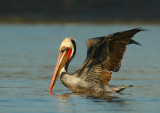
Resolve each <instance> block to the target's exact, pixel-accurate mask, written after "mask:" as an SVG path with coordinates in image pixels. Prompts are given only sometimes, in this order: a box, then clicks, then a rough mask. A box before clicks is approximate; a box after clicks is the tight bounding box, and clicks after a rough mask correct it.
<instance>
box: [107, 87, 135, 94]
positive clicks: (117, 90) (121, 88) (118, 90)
mask: <svg viewBox="0 0 160 113" xmlns="http://www.w3.org/2000/svg"><path fill="white" fill-rule="evenodd" d="M110 87H111V88H113V89H114V90H115V91H116V92H117V93H119V92H121V91H123V90H124V89H125V88H128V87H133V85H110Z"/></svg>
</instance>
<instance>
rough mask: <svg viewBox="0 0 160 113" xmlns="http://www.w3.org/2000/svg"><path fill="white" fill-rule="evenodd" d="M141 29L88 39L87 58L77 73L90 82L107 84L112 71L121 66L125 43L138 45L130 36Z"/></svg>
mask: <svg viewBox="0 0 160 113" xmlns="http://www.w3.org/2000/svg"><path fill="white" fill-rule="evenodd" d="M142 30H143V29H140V28H135V29H131V30H128V31H123V32H117V33H114V34H111V35H107V36H104V37H97V38H91V39H88V40H87V42H86V45H87V50H88V51H87V58H86V60H85V62H84V63H83V65H82V66H81V68H80V70H79V71H78V75H79V76H80V77H83V78H85V79H86V80H90V81H92V82H93V81H95V82H97V83H101V82H102V83H105V84H109V82H110V80H111V77H112V71H113V72H116V71H118V70H119V68H120V66H121V62H122V59H123V55H124V52H125V50H126V45H127V44H137V45H140V43H138V42H136V41H134V40H132V39H131V38H132V37H133V36H134V35H135V34H136V33H137V32H139V31H142Z"/></svg>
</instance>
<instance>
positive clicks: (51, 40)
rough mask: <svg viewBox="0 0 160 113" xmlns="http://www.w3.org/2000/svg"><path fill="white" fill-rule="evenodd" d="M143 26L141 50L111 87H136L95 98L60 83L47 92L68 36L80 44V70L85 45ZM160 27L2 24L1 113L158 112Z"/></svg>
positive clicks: (132, 48)
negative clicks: (105, 36)
mask: <svg viewBox="0 0 160 113" xmlns="http://www.w3.org/2000/svg"><path fill="white" fill-rule="evenodd" d="M135 27H142V28H144V29H149V30H151V31H144V32H140V33H138V34H136V35H135V36H134V39H135V40H136V41H138V42H140V43H141V44H142V45H143V46H142V47H140V46H136V45H129V46H128V47H127V51H126V53H125V56H124V59H123V62H122V67H121V69H120V71H119V72H118V73H114V74H113V79H112V81H111V84H119V85H123V84H132V85H134V87H133V88H129V89H126V90H125V91H123V93H121V94H117V95H111V94H109V95H108V96H107V97H106V98H96V97H91V96H85V95H78V94H73V92H72V91H70V90H69V89H67V88H66V87H65V86H63V84H62V83H61V82H60V80H59V79H58V81H57V82H56V85H55V87H54V89H53V92H54V95H50V94H49V92H48V89H49V85H50V81H51V78H52V73H53V69H54V66H55V64H56V60H57V56H58V51H59V45H60V43H61V41H62V40H63V39H64V38H65V37H72V38H75V39H76V42H77V53H76V55H75V58H74V59H73V61H72V62H71V64H70V66H69V72H74V71H76V70H77V69H78V68H79V67H80V66H81V64H82V63H83V61H84V59H85V57H86V46H85V41H86V40H87V39H88V38H93V37H97V36H104V35H107V34H111V33H114V32H117V31H123V30H127V29H131V28H135ZM159 31H160V26H159V25H157V26H156V25H96V24H82V25H80V24H61V25H60V24H51V25H50V24H29V25H27V24H0V78H1V79H0V112H2V113H22V112H23V113H25V112H26V113H28V112H30V113H37V112H45V113H82V112H85V113H94V112H96V113H97V112H98V113H106V112H108V113H111V112H112V113H116V112H119V113H126V112H127V113H128V112H131V113H146V112H148V113H149V112H154V113H158V112H159V111H160V107H159V106H160V75H159V73H160V52H159V49H160V35H159Z"/></svg>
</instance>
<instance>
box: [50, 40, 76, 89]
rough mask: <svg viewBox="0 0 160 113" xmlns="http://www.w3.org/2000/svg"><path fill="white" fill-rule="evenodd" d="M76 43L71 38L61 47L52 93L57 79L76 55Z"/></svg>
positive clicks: (51, 86) (63, 42)
mask: <svg viewBox="0 0 160 113" xmlns="http://www.w3.org/2000/svg"><path fill="white" fill-rule="evenodd" d="M75 47H76V46H75V41H74V40H73V39H71V38H69V37H67V38H65V39H64V40H63V41H62V43H61V45H60V52H59V56H58V59H57V64H56V67H55V69H54V73H53V77H52V81H51V84H50V89H49V92H51V90H52V88H53V86H54V84H55V82H56V80H57V78H58V75H59V74H60V73H61V71H62V69H63V68H64V69H65V67H68V63H69V61H70V60H71V58H73V57H74V54H75V50H76V48H75Z"/></svg>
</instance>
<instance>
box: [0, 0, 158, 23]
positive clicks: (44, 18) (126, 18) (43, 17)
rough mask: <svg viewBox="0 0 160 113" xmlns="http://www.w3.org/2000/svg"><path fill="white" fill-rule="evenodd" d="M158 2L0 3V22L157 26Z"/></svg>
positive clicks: (36, 0) (44, 0) (10, 0)
mask: <svg viewBox="0 0 160 113" xmlns="http://www.w3.org/2000/svg"><path fill="white" fill-rule="evenodd" d="M159 20H160V0H0V21H1V22H159Z"/></svg>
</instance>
